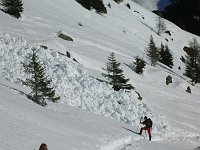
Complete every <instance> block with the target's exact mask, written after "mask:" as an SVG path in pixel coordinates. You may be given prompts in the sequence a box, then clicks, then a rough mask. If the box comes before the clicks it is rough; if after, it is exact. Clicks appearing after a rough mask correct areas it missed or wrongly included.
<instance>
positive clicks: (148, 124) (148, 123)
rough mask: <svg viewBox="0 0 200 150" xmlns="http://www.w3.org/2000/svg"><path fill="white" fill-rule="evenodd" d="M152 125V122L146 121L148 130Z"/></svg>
mask: <svg viewBox="0 0 200 150" xmlns="http://www.w3.org/2000/svg"><path fill="white" fill-rule="evenodd" d="M152 125H153V122H152V120H151V119H150V118H148V119H147V122H146V126H147V127H148V128H151V127H152Z"/></svg>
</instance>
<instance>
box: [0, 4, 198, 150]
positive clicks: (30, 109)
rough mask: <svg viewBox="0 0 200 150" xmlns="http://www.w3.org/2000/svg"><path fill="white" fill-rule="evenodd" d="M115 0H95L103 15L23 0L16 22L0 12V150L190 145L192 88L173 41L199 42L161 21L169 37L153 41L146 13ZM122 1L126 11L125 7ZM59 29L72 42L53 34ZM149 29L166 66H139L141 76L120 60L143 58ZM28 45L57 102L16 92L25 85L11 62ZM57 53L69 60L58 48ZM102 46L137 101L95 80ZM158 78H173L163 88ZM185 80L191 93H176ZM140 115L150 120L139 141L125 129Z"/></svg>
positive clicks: (194, 106) (151, 18)
mask: <svg viewBox="0 0 200 150" xmlns="http://www.w3.org/2000/svg"><path fill="white" fill-rule="evenodd" d="M124 1H125V2H123V3H121V4H117V3H115V2H114V1H109V0H104V3H105V4H107V3H111V6H112V7H111V9H109V8H108V7H107V10H108V13H107V14H105V15H103V16H102V15H99V14H96V13H95V12H94V11H88V10H86V9H84V8H83V7H81V5H79V4H78V3H77V2H75V1H74V0H67V1H63V0H57V1H56V2H55V1H54V0H43V1H39V0H34V1H33V0H23V2H24V9H25V11H24V13H23V15H22V18H21V19H20V20H17V19H14V18H12V17H10V16H9V15H7V14H4V13H3V12H0V20H3V21H1V23H0V78H1V79H0V88H1V92H0V120H1V125H0V139H1V142H0V149H2V150H4V149H5V150H10V149H13V148H15V149H16V150H18V149H22V148H26V149H38V147H39V145H40V144H41V143H42V142H45V143H47V145H48V147H49V150H53V149H61V148H62V149H70V150H71V149H73V150H76V149H77V150H94V149H99V150H114V149H139V150H140V149H141V150H145V149H147V148H148V149H150V150H151V149H152V150H153V149H176V150H179V149H195V147H198V146H199V145H200V138H199V137H200V131H199V126H200V121H199V120H198V118H199V117H200V111H199V107H200V101H199V100H200V98H199V96H200V94H199V91H200V90H199V87H198V86H199V84H198V85H197V86H191V85H190V84H189V82H188V79H187V78H186V77H184V76H183V72H184V64H183V63H182V62H181V60H180V57H181V56H184V55H185V53H184V51H183V50H182V49H183V47H184V46H187V45H188V41H189V40H191V39H192V38H193V37H196V38H197V39H198V41H200V39H199V37H197V36H195V35H192V34H189V33H187V32H185V31H183V30H181V29H180V28H178V27H177V26H175V25H174V24H172V23H170V22H168V21H166V25H167V29H168V30H169V31H170V32H171V33H172V36H169V35H167V34H162V36H161V37H160V36H158V35H157V34H156V32H155V30H156V29H155V26H156V25H155V24H156V15H154V14H152V13H151V12H149V11H148V10H146V9H144V8H142V7H141V6H139V5H138V4H136V3H134V2H132V1H130V0H124ZM127 2H128V3H130V4H131V10H129V9H128V8H127V7H126V6H125V4H126V3H127ZM79 23H81V24H82V25H83V26H79V25H78V24H79ZM59 31H62V33H64V34H67V35H68V36H70V37H72V38H73V42H67V41H64V40H62V39H60V38H58V37H57V33H58V32H59ZM150 35H153V37H154V39H155V42H156V45H157V46H160V43H161V42H163V43H166V39H168V42H167V43H168V45H169V48H170V49H171V50H172V53H173V56H174V64H175V66H174V69H170V68H168V67H166V66H164V65H162V64H158V65H157V66H156V67H152V66H149V65H147V66H146V68H145V72H144V74H143V75H142V76H141V75H138V74H136V73H134V72H133V71H132V70H131V69H130V68H129V67H128V66H127V65H129V64H131V63H132V61H133V58H134V57H135V56H136V55H139V56H141V57H143V58H144V59H145V60H147V58H146V56H145V52H144V49H145V47H147V45H148V42H149V37H150ZM40 45H45V46H47V47H48V49H47V50H46V49H43V48H42V47H41V46H40ZM33 47H35V48H36V50H37V53H38V55H39V58H40V60H41V61H42V62H43V64H44V65H45V67H46V72H47V74H48V75H49V76H50V77H51V78H52V80H53V86H54V88H55V90H56V93H57V94H58V95H60V96H61V100H60V102H59V103H58V104H54V103H49V104H48V106H47V107H44V108H43V107H40V106H38V105H36V104H35V103H33V102H31V101H29V100H28V99H27V98H26V97H25V96H24V94H23V93H28V92H29V91H30V89H27V88H26V87H24V86H21V85H20V82H19V79H25V78H26V75H25V74H24V72H23V68H22V65H21V62H24V61H26V59H25V56H26V55H27V54H28V53H29V52H30V51H31V48H33ZM66 51H68V52H70V54H71V56H72V57H71V58H67V57H66V56H64V55H61V54H60V53H62V54H66ZM58 52H59V53H58ZM110 52H115V54H116V56H117V60H119V61H120V62H121V65H122V68H123V70H124V74H125V76H126V77H128V78H130V83H132V84H133V86H134V87H135V90H136V91H137V92H139V93H140V95H141V96H142V97H143V100H142V101H139V100H138V99H137V98H138V95H137V94H136V93H135V91H132V92H131V93H126V92H125V91H119V92H115V91H113V90H112V88H111V86H109V85H108V84H106V83H104V82H100V81H99V80H97V79H104V78H103V77H102V75H101V73H102V72H103V70H102V68H103V67H105V62H106V61H107V57H108V55H109V53H110ZM73 58H75V59H76V60H77V61H78V62H79V63H77V62H75V61H73V60H72V59H73ZM147 61H148V60H147ZM179 66H180V67H181V70H178V67H179ZM168 75H171V76H172V78H173V83H172V84H170V85H168V86H166V85H165V78H166V77H167V76H168ZM5 80H7V81H5ZM187 86H190V87H191V89H192V94H188V93H186V92H185V90H186V88H187ZM119 102H120V103H121V104H119ZM145 115H147V116H148V117H151V118H152V120H153V131H152V139H153V141H152V142H149V141H148V140H147V137H146V135H145V133H144V137H145V139H144V138H143V137H142V136H139V135H137V134H135V133H134V132H138V131H137V128H138V124H139V120H140V117H141V116H145Z"/></svg>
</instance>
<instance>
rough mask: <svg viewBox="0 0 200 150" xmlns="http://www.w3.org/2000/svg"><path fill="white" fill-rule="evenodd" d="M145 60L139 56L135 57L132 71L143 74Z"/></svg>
mask: <svg viewBox="0 0 200 150" xmlns="http://www.w3.org/2000/svg"><path fill="white" fill-rule="evenodd" d="M145 65H146V64H145V61H144V60H143V59H142V58H140V57H139V56H136V57H135V61H133V66H134V71H135V72H136V73H138V74H143V69H144V67H145Z"/></svg>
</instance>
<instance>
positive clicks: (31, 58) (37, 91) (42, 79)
mask: <svg viewBox="0 0 200 150" xmlns="http://www.w3.org/2000/svg"><path fill="white" fill-rule="evenodd" d="M27 60H28V64H26V63H22V65H23V67H24V72H25V73H26V74H29V75H30V78H27V79H26V80H25V81H22V83H23V84H24V85H26V86H29V87H30V88H31V89H32V92H31V93H30V94H29V95H28V96H27V97H28V98H29V99H30V100H32V101H33V102H35V103H37V104H39V105H41V106H45V105H47V103H46V100H49V101H52V102H57V101H58V100H59V99H60V97H56V96H55V91H54V90H53V88H52V87H51V82H52V80H50V79H48V77H47V76H46V75H45V67H43V66H42V64H41V62H40V61H39V59H38V56H37V54H36V51H35V49H34V48H33V49H32V53H30V54H29V55H28V56H27Z"/></svg>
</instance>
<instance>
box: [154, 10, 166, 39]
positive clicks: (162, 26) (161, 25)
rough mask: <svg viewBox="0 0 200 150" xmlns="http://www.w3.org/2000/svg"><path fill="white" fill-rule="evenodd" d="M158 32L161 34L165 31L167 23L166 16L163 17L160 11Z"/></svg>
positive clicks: (157, 25)
mask: <svg viewBox="0 0 200 150" xmlns="http://www.w3.org/2000/svg"><path fill="white" fill-rule="evenodd" d="M156 29H157V34H158V35H161V33H163V32H165V30H166V24H165V20H164V18H162V14H161V13H159V14H158V17H157V24H156Z"/></svg>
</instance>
